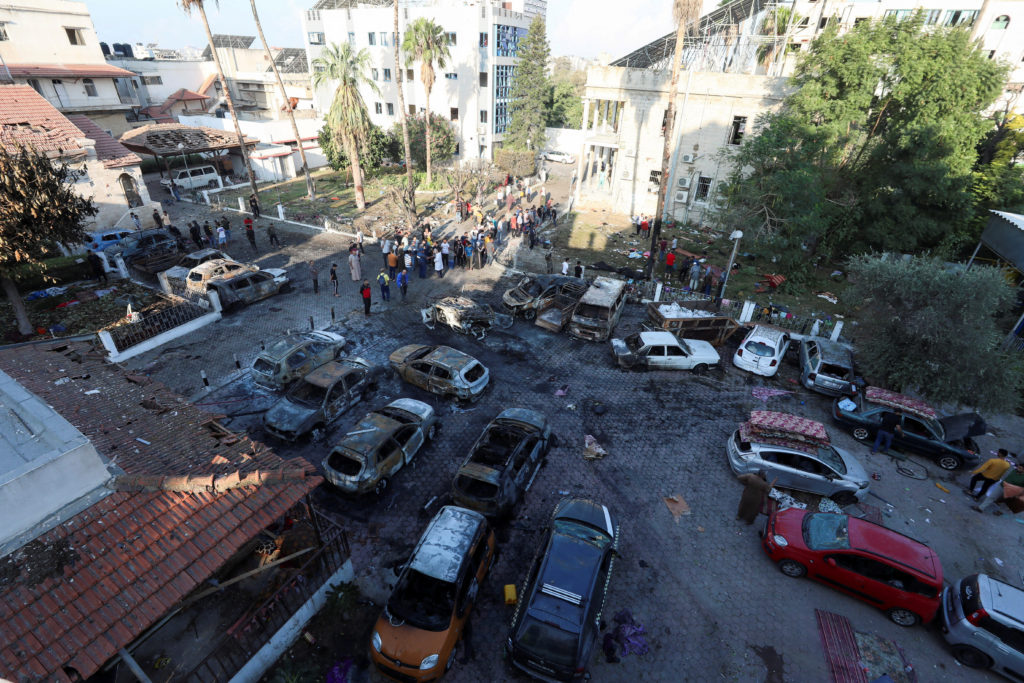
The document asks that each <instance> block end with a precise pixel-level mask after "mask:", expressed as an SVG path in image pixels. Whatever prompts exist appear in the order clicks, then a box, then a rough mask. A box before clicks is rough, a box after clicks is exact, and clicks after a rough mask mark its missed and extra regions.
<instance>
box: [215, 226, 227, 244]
mask: <svg viewBox="0 0 1024 683" xmlns="http://www.w3.org/2000/svg"><path fill="white" fill-rule="evenodd" d="M227 244H228V234H227V231H226V230H225V229H224V226H223V225H218V226H217V246H218V247H226V246H227Z"/></svg>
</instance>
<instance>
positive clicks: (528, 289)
mask: <svg viewBox="0 0 1024 683" xmlns="http://www.w3.org/2000/svg"><path fill="white" fill-rule="evenodd" d="M586 291H587V282H586V280H584V279H583V278H578V277H569V276H568V275H525V276H523V277H522V279H520V280H519V283H518V284H517V285H516V286H515V287H512V288H510V289H507V290H505V293H504V294H502V296H501V303H502V305H503V306H504V308H505V310H506V311H508V312H509V313H511V314H512V315H515V316H521V317H522V318H523V319H524V320H533V319H534V318H536V317H537V312H538V311H539V310H540V309H541V307H543V305H544V303H545V302H546V301H547V300H549V299H551V298H552V297H555V296H558V295H563V296H570V297H572V298H575V299H577V300H578V299H579V298H580V297H581V296H583V294H584V292H586Z"/></svg>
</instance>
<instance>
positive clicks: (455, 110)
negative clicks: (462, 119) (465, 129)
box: [451, 107, 459, 121]
mask: <svg viewBox="0 0 1024 683" xmlns="http://www.w3.org/2000/svg"><path fill="white" fill-rule="evenodd" d="M451 111H452V121H458V120H459V108H458V107H452V110H451Z"/></svg>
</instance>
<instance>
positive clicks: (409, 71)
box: [405, 69, 415, 81]
mask: <svg viewBox="0 0 1024 683" xmlns="http://www.w3.org/2000/svg"><path fill="white" fill-rule="evenodd" d="M414 78H415V76H414V75H413V73H412V69H406V70H405V80H407V81H411V80H413V79H414Z"/></svg>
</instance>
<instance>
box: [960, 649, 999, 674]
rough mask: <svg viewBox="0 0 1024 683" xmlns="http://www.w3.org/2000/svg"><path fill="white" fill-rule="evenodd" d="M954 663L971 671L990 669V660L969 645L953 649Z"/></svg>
mask: <svg viewBox="0 0 1024 683" xmlns="http://www.w3.org/2000/svg"><path fill="white" fill-rule="evenodd" d="M953 657H955V658H956V661H958V662H960V663H961V664H963V665H964V666H967V667H970V668H972V669H988V668H991V667H992V658H991V657H989V656H988V655H987V654H985V653H984V652H982V651H981V650H979V649H977V648H974V647H971V646H970V645H957V646H956V647H954V648H953Z"/></svg>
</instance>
